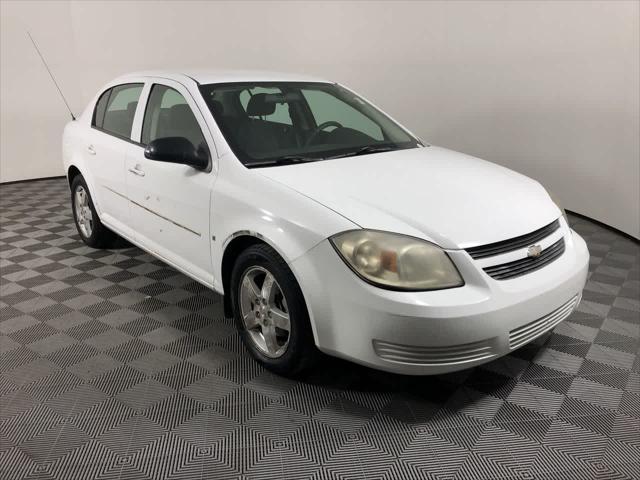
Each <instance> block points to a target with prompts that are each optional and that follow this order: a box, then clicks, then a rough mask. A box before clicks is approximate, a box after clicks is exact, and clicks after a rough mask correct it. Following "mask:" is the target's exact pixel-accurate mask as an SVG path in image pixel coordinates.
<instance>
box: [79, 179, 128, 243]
mask: <svg viewBox="0 0 640 480" xmlns="http://www.w3.org/2000/svg"><path fill="white" fill-rule="evenodd" d="M71 210H72V212H73V219H74V221H75V223H76V228H77V229H78V234H80V238H82V241H83V242H84V243H86V244H87V245H88V246H90V247H92V248H112V247H114V246H116V244H117V242H118V240H119V237H118V235H116V234H115V233H113V232H112V231H111V230H109V229H108V228H107V227H105V226H104V225H103V224H102V222H101V221H100V217H98V212H96V208H95V207H94V205H93V200H92V199H91V194H90V193H89V187H88V186H87V182H86V181H85V180H84V178H83V176H82V175H77V176H75V177H74V178H73V180H72V181H71Z"/></svg>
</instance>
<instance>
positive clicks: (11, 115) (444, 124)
mask: <svg viewBox="0 0 640 480" xmlns="http://www.w3.org/2000/svg"><path fill="white" fill-rule="evenodd" d="M639 5H640V3H639V2H638V1H634V0H631V1H615V0H613V1H600V2H599V1H589V2H582V1H566V2H562V1H550V2H547V1H531V2H528V1H513V2H510V1H504V2H502V1H468V2H467V1H454V2H438V1H431V2H406V3H405V2H337V1H336V2H292V1H286V2H266V1H264V2H187V1H183V2H172V1H158V2H151V1H140V2H124V1H122V2H100V1H87V2H74V1H42V2H31V1H23V2H16V1H2V2H0V8H1V12H0V13H1V22H2V23H1V35H2V37H1V42H0V46H1V61H2V65H1V72H0V73H1V83H0V85H1V97H0V103H1V105H2V107H1V114H2V116H1V123H0V128H1V130H0V139H1V142H0V143H1V156H0V181H3V182H4V181H12V180H20V179H27V178H37V177H46V176H53V175H61V174H63V171H62V165H61V158H60V133H61V131H62V128H63V126H64V123H65V122H66V121H67V115H66V113H65V110H64V107H63V105H62V103H61V101H60V99H59V98H58V96H57V93H56V91H55V89H54V87H53V85H52V84H51V83H50V81H49V79H48V77H47V74H46V71H45V70H44V68H43V66H42V65H41V64H40V60H39V58H38V57H37V55H36V53H35V52H34V50H33V48H32V46H31V44H30V42H29V40H28V37H27V36H26V33H25V32H26V30H27V29H28V30H30V31H31V33H32V34H33V35H34V37H35V38H36V40H37V41H38V42H39V44H40V47H41V50H42V51H43V53H44V54H45V56H46V58H47V59H48V61H49V63H50V66H51V68H52V69H53V71H54V72H55V73H56V74H57V76H58V79H59V82H60V84H61V86H62V87H63V89H64V91H65V92H66V94H67V96H68V99H69V101H70V103H71V105H72V107H73V108H74V110H75V111H77V112H79V111H80V110H81V109H83V108H84V107H85V105H86V102H87V101H88V100H89V99H90V98H91V96H92V95H93V94H94V93H95V92H96V90H97V89H98V88H99V87H100V86H101V85H102V84H104V83H106V82H107V81H108V80H110V79H111V78H113V77H114V76H116V75H119V74H121V73H124V72H127V71H131V70H140V69H148V68H172V67H180V66H207V67H209V66H210V67H216V68H243V69H244V68H255V69H269V70H284V71H294V72H304V73H312V74H316V75H320V76H322V77H328V78H330V79H334V80H337V81H339V82H342V83H344V84H346V85H348V86H350V87H351V88H354V89H355V90H357V91H358V92H360V93H361V94H363V95H364V96H365V97H368V98H369V99H370V100H372V101H374V103H376V104H378V105H379V106H380V107H382V108H383V109H385V110H387V111H388V112H389V113H390V114H391V115H393V116H394V117H396V118H398V119H399V120H400V121H401V122H403V123H404V124H405V125H407V126H408V127H409V128H410V129H412V130H413V131H414V132H415V133H416V134H418V135H420V136H421V137H422V138H424V139H425V140H427V141H429V142H431V143H434V144H437V145H442V146H446V147H449V148H452V149H455V150H459V151H462V152H465V153H469V154H472V155H476V156H479V157H482V158H485V159H487V160H490V161H493V162H496V163H499V164H502V165H505V166H508V167H510V168H512V169H514V170H516V171H519V172H522V173H524V174H527V175H529V176H531V177H533V178H536V179H537V180H539V181H540V182H542V183H543V184H544V185H545V186H546V187H548V188H549V189H550V190H551V191H553V192H555V193H556V195H557V196H558V197H559V198H560V200H562V201H563V202H564V204H565V207H566V208H568V209H571V210H574V211H576V212H579V213H582V214H585V215H588V216H590V217H593V218H595V219H598V220H600V221H602V222H605V223H607V224H609V225H612V226H614V227H616V228H619V229H620V230H622V231H624V232H627V233H629V234H631V235H633V236H635V237H640V212H639V208H640V194H639V184H640V141H639V136H640V133H639V132H640V124H639V109H640V107H639V103H638V97H639V42H640V39H639V26H638V23H639V20H638V19H639V17H640V11H639ZM489 213H490V212H488V214H489Z"/></svg>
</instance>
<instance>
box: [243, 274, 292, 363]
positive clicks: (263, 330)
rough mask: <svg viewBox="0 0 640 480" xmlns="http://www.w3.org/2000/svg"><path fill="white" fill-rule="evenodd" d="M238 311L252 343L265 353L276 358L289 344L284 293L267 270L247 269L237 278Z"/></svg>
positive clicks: (287, 311) (288, 322)
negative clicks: (238, 293) (238, 291)
mask: <svg viewBox="0 0 640 480" xmlns="http://www.w3.org/2000/svg"><path fill="white" fill-rule="evenodd" d="M239 289H240V314H241V315H242V323H243V325H244V328H245V330H246V331H247V333H248V337H249V339H250V341H251V342H252V343H253V345H254V346H255V347H256V348H257V349H258V350H259V351H260V352H261V353H262V354H264V355H265V356H267V357H269V358H278V357H281V356H282V355H284V353H285V352H286V351H287V346H288V345H289V337H290V334H291V321H290V319H289V309H288V307H287V300H286V299H285V297H284V293H283V292H282V289H281V288H280V285H278V282H277V281H276V279H275V277H274V276H273V274H272V273H271V272H269V271H268V270H267V269H265V268H263V267H251V268H249V269H247V270H246V271H245V272H244V274H243V275H242V278H241V279H240V287H239Z"/></svg>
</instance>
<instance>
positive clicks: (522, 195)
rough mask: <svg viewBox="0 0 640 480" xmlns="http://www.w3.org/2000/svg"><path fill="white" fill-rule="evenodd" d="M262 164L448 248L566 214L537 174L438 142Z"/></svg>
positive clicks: (361, 218) (336, 203)
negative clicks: (309, 160)
mask: <svg viewBox="0 0 640 480" xmlns="http://www.w3.org/2000/svg"><path fill="white" fill-rule="evenodd" d="M259 171H260V173H261V174H263V175H265V176H266V177H268V178H270V179H272V180H274V181H277V182H279V183H282V184H284V185H286V186H288V187H290V188H293V189H295V190H296V191H298V192H299V193H301V194H303V195H305V196H307V197H309V198H311V199H313V200H315V201H317V202H319V203H321V204H323V205H325V206H326V207H327V208H330V209H331V210H333V211H335V212H336V213H338V214H340V215H342V216H344V217H346V218H348V219H349V220H351V221H352V222H354V223H356V224H357V225H359V226H360V227H362V228H370V229H376V230H385V231H391V232H397V233H402V234H405V235H411V236H415V237H420V238H424V239H426V240H429V241H432V242H434V243H436V244H438V245H440V246H441V247H443V248H450V249H458V248H469V247H473V246H477V245H484V244H487V243H492V242H497V241H500V240H506V239H509V238H513V237H516V236H518V235H523V234H525V233H529V232H532V231H534V230H536V229H538V228H540V227H543V226H545V225H547V224H549V223H551V222H552V221H553V220H555V219H556V218H558V217H559V216H560V215H561V212H560V210H559V208H558V207H557V206H556V205H555V204H554V203H553V201H552V200H551V199H550V197H549V195H548V194H547V192H546V191H545V189H544V188H543V187H542V186H541V185H540V184H539V183H538V182H536V181H535V180H532V179H530V178H528V177H525V176H524V175H520V174H518V173H516V172H514V171H512V170H509V169H507V168H504V167H501V166H499V165H495V164H493V163H490V162H486V161H484V160H480V159H478V158H474V157H471V156H469V155H464V154H462V153H458V152H454V151H451V150H447V149H444V148H439V147H434V146H430V147H425V148H414V149H408V150H397V151H394V152H385V153H377V154H369V155H361V156H357V157H347V158H340V159H334V160H325V161H319V162H313V163H304V164H294V165H288V166H280V167H270V168H262V169H260V170H259Z"/></svg>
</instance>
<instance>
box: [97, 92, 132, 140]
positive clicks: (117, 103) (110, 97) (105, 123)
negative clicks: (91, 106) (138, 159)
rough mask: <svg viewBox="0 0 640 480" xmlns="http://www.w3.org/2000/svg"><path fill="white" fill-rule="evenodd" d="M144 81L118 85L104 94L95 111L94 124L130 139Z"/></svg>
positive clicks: (108, 131)
mask: <svg viewBox="0 0 640 480" xmlns="http://www.w3.org/2000/svg"><path fill="white" fill-rule="evenodd" d="M142 87H143V84H142V83H128V84H125V85H118V86H117V87H113V88H111V89H109V90H107V91H106V92H104V93H103V94H102V96H101V97H100V99H99V100H98V102H97V103H96V108H95V110H94V113H93V122H92V124H93V126H95V127H97V128H99V129H101V130H104V131H105V132H107V133H110V134H112V135H115V136H117V137H121V138H125V139H130V138H131V128H132V126H133V119H134V117H135V114H136V108H137V106H138V100H139V99H140V94H141V93H142Z"/></svg>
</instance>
